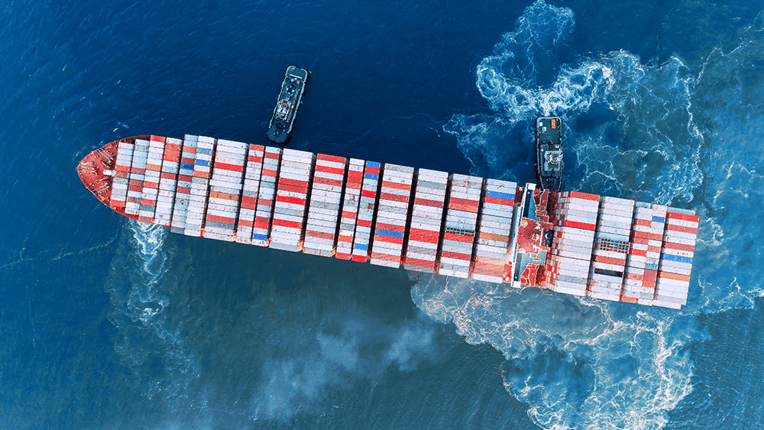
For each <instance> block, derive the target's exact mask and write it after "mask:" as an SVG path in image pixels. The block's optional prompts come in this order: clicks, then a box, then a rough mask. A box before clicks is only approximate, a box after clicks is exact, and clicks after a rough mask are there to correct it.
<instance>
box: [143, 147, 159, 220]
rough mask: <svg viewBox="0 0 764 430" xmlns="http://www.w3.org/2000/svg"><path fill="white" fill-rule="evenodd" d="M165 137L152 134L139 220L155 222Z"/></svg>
mask: <svg viewBox="0 0 764 430" xmlns="http://www.w3.org/2000/svg"><path fill="white" fill-rule="evenodd" d="M164 142H165V138H164V137H162V136H151V138H150V139H149V152H148V154H147V155H146V170H145V171H144V179H143V192H142V194H141V206H140V209H139V210H138V221H142V222H154V213H155V212H156V206H157V195H158V194H159V179H160V177H161V176H162V155H163V153H164Z"/></svg>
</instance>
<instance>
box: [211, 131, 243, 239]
mask: <svg viewBox="0 0 764 430" xmlns="http://www.w3.org/2000/svg"><path fill="white" fill-rule="evenodd" d="M248 149H249V148H248V145H247V144H246V143H241V142H234V141H230V140H222V139H218V141H217V145H216V146H215V164H214V166H213V168H212V177H211V178H210V197H209V199H208V204H207V214H206V217H205V220H204V237H207V238H210V239H217V240H225V241H229V242H233V241H234V240H235V239H236V220H237V219H238V217H239V206H240V205H241V190H242V188H243V186H244V165H245V164H246V161H247V150H248Z"/></svg>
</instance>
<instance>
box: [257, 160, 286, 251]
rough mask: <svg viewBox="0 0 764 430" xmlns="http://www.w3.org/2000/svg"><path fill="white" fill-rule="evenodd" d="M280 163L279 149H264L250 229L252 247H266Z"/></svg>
mask: <svg viewBox="0 0 764 430" xmlns="http://www.w3.org/2000/svg"><path fill="white" fill-rule="evenodd" d="M280 162H281V148H274V147H270V146H268V147H265V151H264V155H263V172H262V173H261V174H260V189H259V191H258V193H257V212H256V213H255V225H254V227H253V228H252V244H253V245H258V246H268V242H269V237H270V234H271V217H272V216H273V204H274V199H275V197H276V181H277V178H278V174H279V164H280Z"/></svg>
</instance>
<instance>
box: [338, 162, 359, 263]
mask: <svg viewBox="0 0 764 430" xmlns="http://www.w3.org/2000/svg"><path fill="white" fill-rule="evenodd" d="M362 185H363V160H359V159H357V158H351V159H350V161H349V162H348V174H347V180H346V181H345V197H344V199H343V201H342V218H340V230H339V235H338V236H337V253H336V254H335V255H334V256H335V257H336V258H339V259H342V260H350V257H351V253H352V252H353V236H354V234H355V226H356V219H357V218H358V206H359V203H360V200H361V187H362Z"/></svg>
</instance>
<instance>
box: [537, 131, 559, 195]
mask: <svg viewBox="0 0 764 430" xmlns="http://www.w3.org/2000/svg"><path fill="white" fill-rule="evenodd" d="M562 168H563V164H562V121H561V120H560V118H558V117H553V116H542V117H539V118H537V119H536V175H537V176H538V180H539V184H540V185H541V188H542V189H544V190H549V191H555V192H556V191H560V189H561V188H562Z"/></svg>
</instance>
